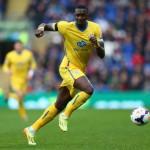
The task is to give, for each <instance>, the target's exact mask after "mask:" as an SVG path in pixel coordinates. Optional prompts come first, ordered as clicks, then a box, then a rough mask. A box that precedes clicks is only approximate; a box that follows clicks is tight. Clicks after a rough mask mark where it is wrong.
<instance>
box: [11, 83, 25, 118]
mask: <svg viewBox="0 0 150 150" xmlns="http://www.w3.org/2000/svg"><path fill="white" fill-rule="evenodd" d="M25 91H26V85H22V84H20V83H18V82H15V81H11V84H10V97H14V98H15V99H16V100H17V102H18V112H19V115H20V117H21V118H22V119H23V120H27V113H26V110H25V108H24V104H23V98H24V95H25Z"/></svg>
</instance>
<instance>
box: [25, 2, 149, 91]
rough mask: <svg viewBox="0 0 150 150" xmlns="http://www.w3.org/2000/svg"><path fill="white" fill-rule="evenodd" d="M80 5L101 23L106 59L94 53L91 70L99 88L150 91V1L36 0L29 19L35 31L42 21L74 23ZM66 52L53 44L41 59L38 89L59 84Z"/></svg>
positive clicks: (36, 85)
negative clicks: (60, 67)
mask: <svg viewBox="0 0 150 150" xmlns="http://www.w3.org/2000/svg"><path fill="white" fill-rule="evenodd" d="M79 3H80V4H84V5H86V6H88V9H89V14H90V16H89V19H90V20H93V21H95V22H97V23H98V24H100V26H101V28H102V31H103V38H104V40H105V48H106V57H105V59H104V60H100V59H99V58H98V57H97V56H96V54H95V53H94V54H93V55H92V57H91V60H90V62H89V65H88V67H87V74H88V77H89V78H90V80H91V82H92V83H93V85H94V87H95V89H96V90H101V91H111V90H124V91H125V90H150V28H149V26H150V0H142V1H141V0H92V1H90V0H57V1H55V0H41V1H40V2H39V1H38V0H33V1H32V2H31V4H30V6H29V8H28V10H27V16H28V18H30V19H31V20H32V21H33V20H34V27H35V28H36V27H37V26H38V25H39V24H40V23H42V22H45V23H48V22H56V21H58V20H68V21H72V20H73V19H74V15H73V10H74V7H75V6H76V4H79ZM62 49H63V45H62V43H59V44H51V45H49V47H48V48H47V52H46V54H45V56H42V57H41V56H40V57H39V59H37V60H38V64H39V66H38V70H37V72H38V73H36V76H35V80H34V82H33V84H34V85H35V86H34V87H37V88H38V89H37V90H43V89H45V88H46V89H47V90H50V89H56V88H57V85H59V82H60V77H59V74H58V66H59V64H60V61H61V58H62V57H63V51H62ZM37 55H38V54H37ZM36 58H38V56H36ZM43 86H44V87H43Z"/></svg>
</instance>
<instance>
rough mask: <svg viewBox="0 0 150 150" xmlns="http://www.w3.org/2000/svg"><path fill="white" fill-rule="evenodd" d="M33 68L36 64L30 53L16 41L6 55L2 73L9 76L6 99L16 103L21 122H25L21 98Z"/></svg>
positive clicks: (25, 115)
mask: <svg viewBox="0 0 150 150" xmlns="http://www.w3.org/2000/svg"><path fill="white" fill-rule="evenodd" d="M35 68H36V62H35V60H34V57H33V55H32V53H31V51H29V50H27V49H25V48H24V47H23V43H22V42H21V41H19V40H18V41H16V42H15V44H14V50H12V51H10V52H9V53H8V54H7V55H6V59H5V61H4V65H3V71H4V72H6V73H7V74H9V76H10V89H9V95H8V97H9V96H10V97H14V98H15V99H16V100H17V101H18V110H19V115H20V117H21V118H22V119H23V120H27V113H26V111H25V108H24V106H23V97H24V95H25V94H26V91H27V86H28V81H29V80H30V79H31V78H32V76H33V74H34V70H35Z"/></svg>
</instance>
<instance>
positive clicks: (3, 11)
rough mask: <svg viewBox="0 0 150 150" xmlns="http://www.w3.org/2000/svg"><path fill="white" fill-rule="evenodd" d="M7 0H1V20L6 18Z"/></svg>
mask: <svg viewBox="0 0 150 150" xmlns="http://www.w3.org/2000/svg"><path fill="white" fill-rule="evenodd" d="M6 4H7V0H0V20H2V19H3V18H4V15H5V11H6Z"/></svg>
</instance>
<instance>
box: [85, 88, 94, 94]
mask: <svg viewBox="0 0 150 150" xmlns="http://www.w3.org/2000/svg"><path fill="white" fill-rule="evenodd" d="M93 92H94V88H93V87H92V86H89V87H88V88H87V89H86V93H88V94H89V95H92V94H93Z"/></svg>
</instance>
